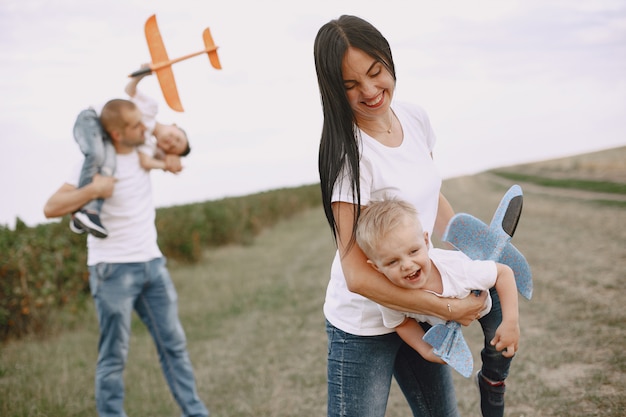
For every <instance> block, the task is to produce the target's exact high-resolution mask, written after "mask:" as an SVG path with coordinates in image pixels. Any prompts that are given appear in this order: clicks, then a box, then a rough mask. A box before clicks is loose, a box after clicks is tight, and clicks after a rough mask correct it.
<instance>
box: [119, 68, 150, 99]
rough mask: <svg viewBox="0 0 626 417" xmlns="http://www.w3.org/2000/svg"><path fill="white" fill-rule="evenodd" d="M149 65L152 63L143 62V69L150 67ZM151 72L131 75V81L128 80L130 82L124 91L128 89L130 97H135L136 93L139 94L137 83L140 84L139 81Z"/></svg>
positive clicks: (127, 92)
mask: <svg viewBox="0 0 626 417" xmlns="http://www.w3.org/2000/svg"><path fill="white" fill-rule="evenodd" d="M149 66H150V64H143V65H142V66H141V69H144V68H148V67H149ZM150 74H151V73H146V74H142V75H138V76H136V77H130V81H129V82H128V84H126V88H125V89H124V91H126V94H128V96H129V97H135V94H137V84H139V81H141V80H142V79H143V77H146V76H148V75H150Z"/></svg>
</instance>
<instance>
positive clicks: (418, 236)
mask: <svg viewBox="0 0 626 417" xmlns="http://www.w3.org/2000/svg"><path fill="white" fill-rule="evenodd" d="M428 250H429V240H428V233H427V232H424V231H422V228H421V226H420V224H419V222H417V221H414V220H413V219H410V218H408V217H407V218H406V219H405V220H404V221H403V222H402V224H401V226H398V227H395V228H394V229H392V230H391V231H389V232H388V233H387V234H386V235H385V238H384V242H380V243H379V244H378V245H377V247H376V252H377V253H376V258H375V259H371V260H368V261H367V262H368V263H369V264H371V265H372V266H373V267H374V268H375V269H376V270H377V271H379V272H381V273H382V274H384V275H385V276H386V277H387V278H388V279H389V280H390V281H391V282H392V283H394V284H395V285H397V286H399V287H402V288H408V289H418V288H424V287H425V286H426V285H427V284H428V279H429V278H430V276H431V272H432V269H433V267H432V262H431V260H430V257H429V256H428Z"/></svg>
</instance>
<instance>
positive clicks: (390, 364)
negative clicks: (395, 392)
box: [326, 322, 459, 417]
mask: <svg viewBox="0 0 626 417" xmlns="http://www.w3.org/2000/svg"><path fill="white" fill-rule="evenodd" d="M326 333H327V335H328V416H329V417H384V415H385V410H386V408H387V400H388V397H389V389H390V386H391V377H392V375H393V376H394V377H395V378H396V381H397V382H398V385H399V386H400V388H401V389H402V392H403V393H404V396H405V397H406V398H407V401H408V403H409V406H410V407H411V410H412V411H413V415H414V416H416V417H417V416H419V417H435V416H441V417H444V416H445V417H457V416H458V415H459V414H458V410H457V406H456V396H455V393H454V386H453V383H452V374H451V372H450V368H449V367H448V366H446V365H440V364H436V363H432V362H428V361H426V360H425V359H423V358H422V357H421V356H420V355H419V354H418V353H417V352H416V351H415V350H414V349H413V348H411V347H410V346H408V345H407V344H406V343H404V342H403V341H402V339H400V337H399V336H398V335H397V334H396V333H395V332H394V333H390V334H386V335H381V336H355V335H352V334H349V333H346V332H344V331H341V330H339V329H338V328H336V327H334V326H333V325H332V324H330V323H328V322H326Z"/></svg>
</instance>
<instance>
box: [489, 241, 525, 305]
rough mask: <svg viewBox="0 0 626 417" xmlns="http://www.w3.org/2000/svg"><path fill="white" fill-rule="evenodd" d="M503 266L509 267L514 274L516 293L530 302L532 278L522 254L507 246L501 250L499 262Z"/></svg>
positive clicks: (511, 246)
mask: <svg viewBox="0 0 626 417" xmlns="http://www.w3.org/2000/svg"><path fill="white" fill-rule="evenodd" d="M498 262H501V263H503V264H506V265H508V266H510V267H511V269H512V270H513V273H514V274H515V284H516V285H517V291H519V293H520V294H522V295H523V296H524V298H526V299H527V300H530V299H531V298H532V296H533V276H532V274H531V273H530V265H528V261H526V258H525V257H524V255H522V253H521V252H520V251H519V250H517V248H516V247H515V246H513V245H512V244H510V243H509V244H507V245H506V246H505V247H504V249H503V250H502V254H501V255H500V260H499V261H498Z"/></svg>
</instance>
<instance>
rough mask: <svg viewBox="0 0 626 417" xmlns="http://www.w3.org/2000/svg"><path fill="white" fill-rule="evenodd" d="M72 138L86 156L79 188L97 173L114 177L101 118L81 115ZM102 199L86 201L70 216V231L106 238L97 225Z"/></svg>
mask: <svg viewBox="0 0 626 417" xmlns="http://www.w3.org/2000/svg"><path fill="white" fill-rule="evenodd" d="M74 139H75V140H76V142H77V143H78V146H79V147H80V150H81V152H82V153H83V154H84V155H85V161H84V163H83V167H82V169H81V173H80V179H79V182H78V186H79V187H83V186H85V185H87V184H89V183H91V182H92V181H93V177H94V175H95V174H96V173H98V172H103V173H105V174H106V175H113V172H114V171H115V148H114V147H113V145H112V143H111V140H110V138H109V137H108V135H107V134H106V133H105V132H104V129H103V128H102V125H101V124H100V119H99V118H98V115H97V114H96V112H95V110H93V109H91V108H90V109H87V110H83V111H82V112H80V114H79V115H78V117H77V118H76V122H75V124H74ZM102 204H103V200H102V199H97V200H92V201H89V202H87V204H85V205H84V206H83V207H82V208H81V209H80V210H78V211H77V212H76V213H74V215H73V217H72V223H71V226H74V228H72V230H74V229H76V231H80V229H82V230H86V231H88V232H89V233H91V234H92V235H94V236H96V237H99V238H105V237H107V235H108V232H107V230H106V229H105V228H104V226H103V225H102V223H101V222H100V211H101V210H102Z"/></svg>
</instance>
